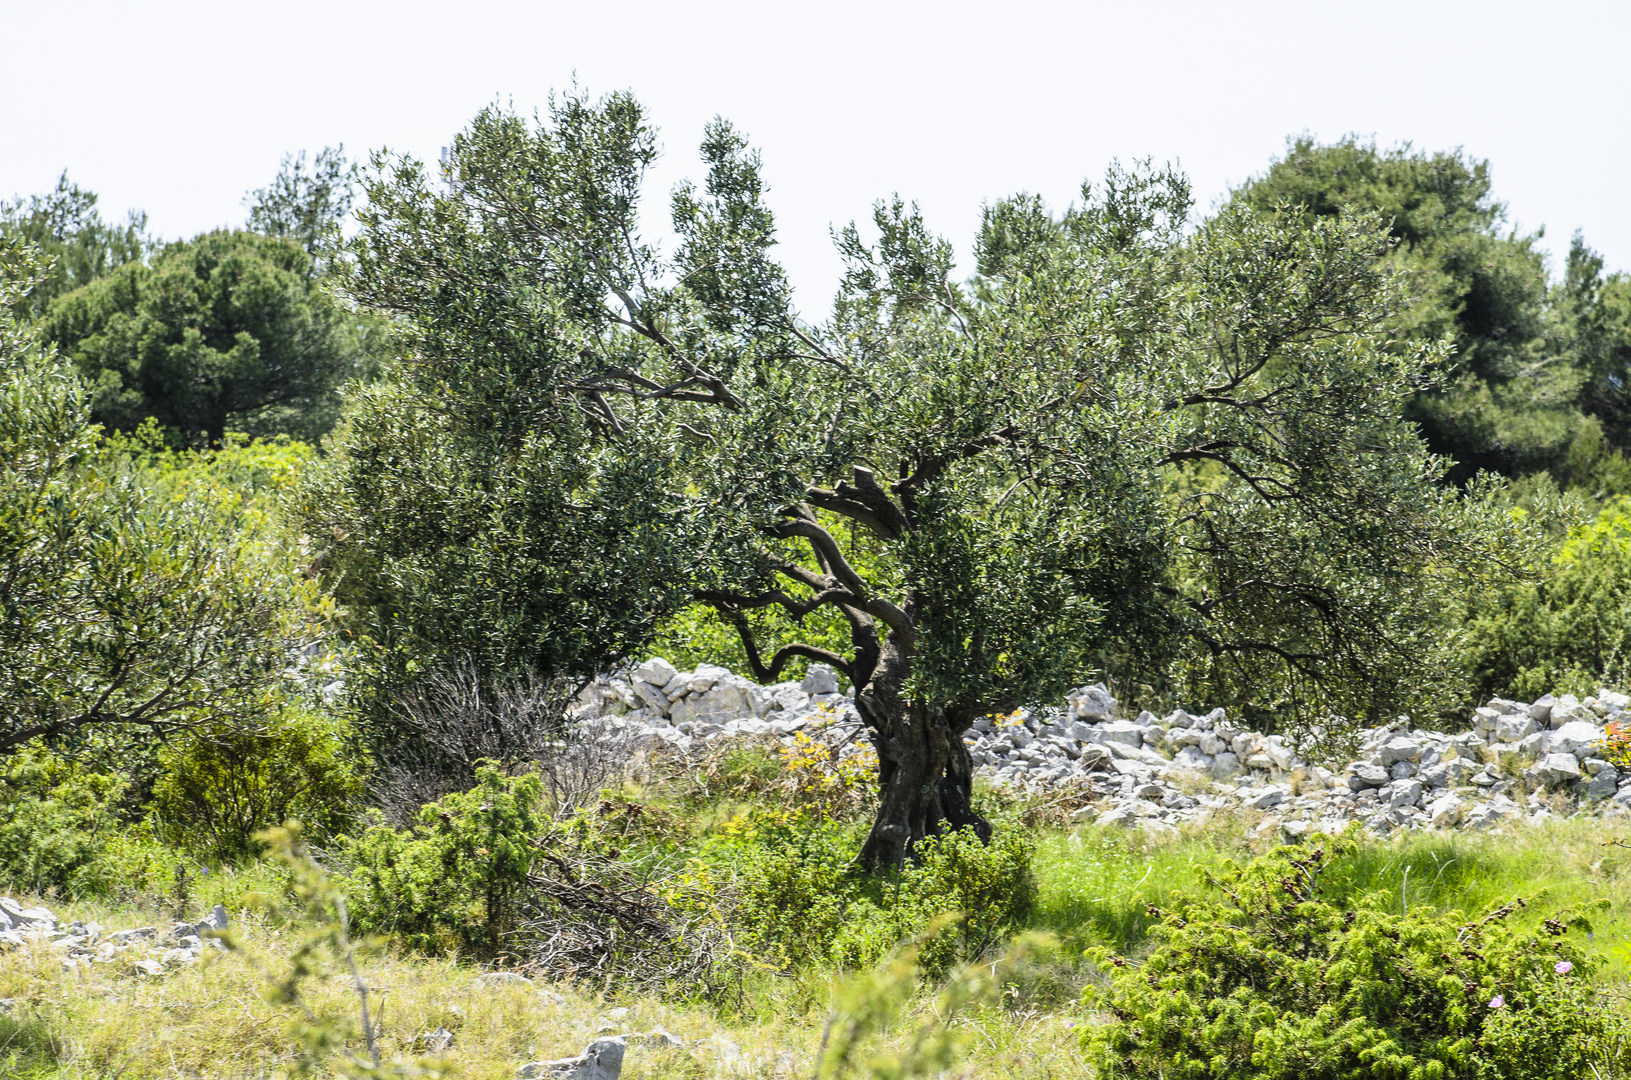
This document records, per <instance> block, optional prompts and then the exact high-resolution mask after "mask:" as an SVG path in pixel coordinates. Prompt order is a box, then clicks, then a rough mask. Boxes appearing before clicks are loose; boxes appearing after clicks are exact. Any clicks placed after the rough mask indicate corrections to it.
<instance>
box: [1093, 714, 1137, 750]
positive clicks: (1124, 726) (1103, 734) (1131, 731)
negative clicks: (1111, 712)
mask: <svg viewBox="0 0 1631 1080" xmlns="http://www.w3.org/2000/svg"><path fill="white" fill-rule="evenodd" d="M1145 730H1146V729H1145V728H1144V727H1142V726H1141V725H1139V724H1135V723H1133V722H1132V721H1131V720H1112V721H1111V722H1110V723H1108V724H1100V725H1099V726H1098V732H1099V740H1100V741H1101V742H1106V743H1121V744H1122V745H1124V746H1143V745H1144V732H1145Z"/></svg>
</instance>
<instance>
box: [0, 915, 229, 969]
mask: <svg viewBox="0 0 1631 1080" xmlns="http://www.w3.org/2000/svg"><path fill="white" fill-rule="evenodd" d="M226 928H227V909H226V908H224V907H222V906H221V905H219V904H217V905H216V906H215V910H214V911H212V912H211V913H210V914H208V915H206V916H205V917H204V918H203V919H200V920H199V921H198V922H195V923H176V924H175V925H174V926H172V927H171V928H170V931H169V932H168V933H161V932H160V931H159V928H158V927H156V926H141V927H137V928H135V929H132V930H115V931H113V932H112V933H106V934H104V933H103V930H102V927H101V925H100V924H98V923H94V922H90V923H85V922H79V921H78V920H75V921H74V922H71V923H69V924H68V925H67V926H61V925H59V924H58V922H57V917H56V916H55V915H54V914H52V913H51V911H50V909H48V908H43V907H33V908H24V907H22V906H21V905H20V904H18V903H17V901H15V900H13V899H12V898H11V897H9V896H0V951H6V950H12V949H27V950H36V949H50V950H52V951H53V952H55V953H57V954H59V955H60V956H61V957H62V967H63V970H65V971H72V970H74V969H75V968H77V967H81V966H85V965H89V964H115V963H117V964H125V965H128V967H129V969H130V971H131V972H132V973H133V974H138V975H154V976H156V975H162V974H164V973H165V972H166V971H168V970H172V969H174V968H178V967H184V966H186V965H188V964H191V963H194V962H195V961H196V960H197V959H198V958H199V957H200V956H201V955H203V952H204V950H205V949H206V948H218V949H219V948H224V947H225V946H223V945H222V943H221V940H220V938H218V937H216V936H215V935H214V931H219V930H225V929H226Z"/></svg>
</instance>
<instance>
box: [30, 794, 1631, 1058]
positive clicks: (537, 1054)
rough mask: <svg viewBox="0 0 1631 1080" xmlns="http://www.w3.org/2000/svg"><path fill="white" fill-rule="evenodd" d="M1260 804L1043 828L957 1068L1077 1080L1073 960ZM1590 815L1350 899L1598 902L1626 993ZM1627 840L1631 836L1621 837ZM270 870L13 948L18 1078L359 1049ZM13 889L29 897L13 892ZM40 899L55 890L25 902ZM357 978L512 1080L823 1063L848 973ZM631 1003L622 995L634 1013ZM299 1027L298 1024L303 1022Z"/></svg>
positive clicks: (1624, 947)
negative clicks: (265, 908)
mask: <svg viewBox="0 0 1631 1080" xmlns="http://www.w3.org/2000/svg"><path fill="white" fill-rule="evenodd" d="M1256 824H1257V823H1256V822H1255V821H1253V820H1251V819H1249V818H1227V819H1219V820H1216V821H1214V822H1212V823H1211V824H1209V825H1207V826H1205V827H1202V828H1198V829H1194V830H1191V831H1189V832H1185V833H1181V834H1178V835H1176V836H1166V837H1156V836H1146V835H1144V834H1142V833H1139V832H1124V831H1102V830H1096V829H1094V828H1092V827H1086V828H1078V829H1063V828H1051V829H1047V830H1044V832H1043V834H1042V836H1041V838H1040V842H1039V846H1038V854H1037V862H1036V875H1037V880H1038V886H1039V892H1038V902H1037V906H1036V912H1035V919H1034V921H1035V926H1036V928H1037V929H1038V930H1040V931H1045V932H1047V933H1048V934H1049V935H1051V938H1052V941H1053V944H1052V945H1047V944H1044V945H1041V946H1040V947H1038V948H1036V949H1034V950H1033V952H1032V953H1031V954H1030V955H1029V957H1028V958H1027V959H1026V960H1024V961H1023V962H1020V963H1019V964H1017V966H1015V967H1014V968H1013V969H1012V970H1006V971H1001V972H999V973H998V976H997V980H996V982H997V987H996V993H995V994H994V995H993V996H991V997H989V998H987V999H986V1000H985V1001H984V1002H983V1003H978V1004H975V1005H973V1006H972V1007H970V1008H969V1009H967V1010H965V1011H964V1012H963V1013H961V1014H960V1015H959V1016H958V1017H957V1018H956V1019H955V1020H954V1021H953V1023H952V1025H951V1028H950V1032H951V1034H953V1035H954V1036H955V1037H956V1038H957V1040H958V1050H957V1052H956V1055H955V1061H956V1063H955V1065H954V1067H953V1069H952V1070H951V1071H950V1072H949V1073H947V1075H949V1076H965V1077H992V1078H1008V1080H1030V1078H1059V1080H1064V1078H1074V1077H1086V1076H1088V1075H1089V1073H1088V1072H1087V1071H1086V1069H1085V1068H1084V1067H1083V1066H1082V1065H1081V1063H1080V1061H1079V1058H1078V1054H1077V1052H1076V1047H1077V1034H1078V1032H1079V1030H1080V1025H1082V1024H1083V1023H1087V1022H1091V1018H1089V1017H1086V1016H1084V1015H1082V1013H1081V1009H1080V1006H1079V1005H1078V1004H1077V1000H1078V996H1079V991H1080V988H1081V986H1082V985H1083V983H1084V981H1085V980H1087V979H1089V978H1091V972H1090V971H1089V970H1088V969H1087V967H1086V965H1085V963H1084V962H1083V961H1082V960H1081V959H1080V955H1081V949H1082V948H1083V947H1084V946H1086V945H1089V944H1110V945H1113V946H1115V947H1117V948H1118V949H1121V950H1126V951H1129V952H1136V951H1137V950H1138V949H1139V948H1140V947H1141V945H1142V943H1143V940H1144V934H1145V931H1146V927H1147V919H1148V916H1147V915H1146V913H1145V910H1146V905H1148V904H1151V903H1155V904H1158V905H1160V906H1162V907H1171V906H1173V905H1174V903H1175V902H1178V901H1181V900H1182V898H1183V897H1185V896H1188V895H1196V894H1199V893H1200V892H1201V891H1203V890H1205V889H1206V888H1207V886H1206V876H1207V874H1208V872H1212V871H1216V870H1218V869H1219V868H1221V867H1222V866H1223V865H1224V864H1225V863H1226V861H1228V860H1231V859H1243V858H1245V857H1249V856H1250V855H1251V854H1253V853H1255V852H1258V851H1261V850H1264V849H1266V848H1267V847H1268V846H1269V844H1270V842H1271V841H1270V840H1269V839H1266V838H1265V837H1263V836H1260V835H1258V834H1257V832H1256V830H1255V828H1254V827H1255V825H1256ZM1609 839H1613V837H1612V836H1610V835H1607V834H1605V833H1604V832H1603V831H1602V829H1601V826H1600V825H1599V824H1598V823H1596V822H1594V821H1591V820H1589V819H1577V820H1573V821H1558V822H1553V823H1548V824H1545V825H1541V826H1536V827H1533V828H1523V829H1521V830H1515V831H1512V830H1509V831H1506V832H1504V833H1498V834H1482V833H1457V834H1432V835H1416V836H1411V837H1404V838H1400V839H1396V840H1390V841H1383V840H1373V841H1369V842H1367V843H1365V844H1364V845H1363V847H1362V848H1361V852H1360V855H1359V857H1358V858H1357V859H1355V860H1352V861H1351V862H1350V863H1349V864H1348V869H1347V870H1346V872H1345V873H1343V874H1342V875H1341V876H1338V877H1334V878H1332V879H1331V888H1332V891H1333V892H1334V893H1335V894H1336V895H1337V896H1339V897H1340V896H1342V895H1343V894H1346V895H1347V896H1349V897H1350V898H1353V899H1354V900H1355V902H1362V903H1369V904H1385V905H1409V906H1411V907H1416V906H1418V905H1431V906H1435V907H1440V908H1446V909H1459V910H1461V911H1464V912H1467V913H1469V914H1471V913H1474V912H1480V911H1483V910H1486V909H1488V908H1491V907H1493V906H1495V905H1497V904H1500V903H1504V902H1506V901H1509V900H1511V899H1512V898H1513V897H1514V896H1522V897H1524V898H1526V899H1529V900H1531V901H1533V900H1535V899H1537V898H1538V899H1539V900H1540V904H1541V906H1542V907H1543V908H1544V907H1550V906H1564V905H1569V904H1576V903H1581V902H1584V901H1587V900H1591V899H1595V898H1598V897H1605V898H1607V899H1608V900H1609V901H1610V904H1611V907H1610V910H1609V911H1608V912H1606V913H1605V914H1604V915H1603V916H1602V917H1601V918H1600V919H1599V920H1598V921H1597V925H1596V933H1595V940H1594V943H1593V944H1594V946H1595V948H1596V950H1597V951H1598V952H1600V953H1601V954H1603V955H1604V956H1605V957H1607V958H1608V961H1609V962H1608V964H1607V966H1606V967H1605V969H1604V972H1603V975H1602V977H1603V978H1604V979H1605V980H1607V981H1608V982H1609V983H1610V984H1611V985H1613V986H1615V987H1618V988H1620V989H1621V990H1627V989H1631V982H1628V980H1631V849H1628V848H1625V847H1617V846H1605V844H1604V841H1605V840H1609ZM1625 839H1626V840H1628V841H1631V837H1626V838H1625ZM276 885H277V880H276V875H275V874H274V873H273V872H271V871H270V870H267V869H260V868H252V869H251V870H249V871H246V872H243V873H238V874H234V873H230V872H229V873H225V874H217V875H215V876H214V877H212V878H209V879H207V880H203V881H200V882H197V883H195V884H194V885H193V886H192V888H191V890H190V895H189V896H188V897H187V899H186V900H185V901H183V902H182V903H181V905H180V906H181V907H183V908H185V909H186V911H187V913H188V914H190V915H192V916H193V917H196V916H197V914H198V913H200V912H202V911H204V910H207V908H208V906H209V905H210V904H213V903H215V902H222V903H225V904H227V905H228V907H229V908H230V909H231V911H232V915H233V919H234V923H235V926H236V927H237V928H238V929H239V931H240V934H241V938H242V942H243V949H242V950H241V951H240V952H235V953H221V954H212V955H208V956H207V957H206V960H205V961H202V962H200V963H199V964H198V965H196V966H194V967H191V968H186V969H183V970H180V971H178V972H176V973H173V974H170V975H166V976H164V977H162V978H160V979H148V978H145V977H140V976H136V975H133V974H130V973H128V971H127V970H124V969H122V966H121V965H116V964H109V965H99V966H94V967H91V968H81V969H79V970H77V971H72V972H65V971H64V970H63V969H62V965H61V963H60V961H59V960H58V959H57V958H55V957H54V956H51V955H48V954H46V953H44V952H41V953H37V954H35V955H32V956H30V955H26V954H22V953H16V952H14V953H9V954H5V955H0V998H6V999H11V1003H10V1007H9V1011H7V1012H5V1013H3V1014H0V1077H5V1078H7V1080H11V1078H17V1080H24V1078H28V1080H44V1078H47V1077H50V1078H53V1080H56V1078H63V1080H66V1078H75V1080H78V1078H90V1077H97V1078H102V1077H108V1078H112V1077H120V1078H130V1080H137V1078H145V1077H261V1076H270V1075H274V1074H276V1072H277V1071H278V1070H279V1069H280V1068H281V1067H284V1066H286V1065H288V1064H290V1063H291V1062H292V1061H293V1060H294V1053H295V1048H296V1045H297V1038H296V1036H297V1034H298V1030H297V1026H298V1025H299V1024H300V1023H302V1022H305V1023H310V1022H312V1021H313V1020H315V1021H317V1022H319V1024H320V1025H321V1026H326V1027H329V1028H330V1029H332V1030H333V1031H335V1032H349V1033H350V1035H349V1041H348V1043H347V1044H346V1045H344V1046H339V1047H336V1048H335V1050H336V1052H339V1053H344V1052H349V1053H353V1054H357V1053H361V1052H362V1050H363V1046H362V1042H361V1039H360V1038H359V1036H358V1032H359V1031H360V1028H359V1027H358V1025H357V1023H356V1020H355V1015H356V1009H357V1005H356V998H355V995H354V992H353V990H352V987H351V981H350V977H349V975H348V974H346V973H345V971H344V970H343V968H341V967H340V966H338V965H336V966H335V967H334V968H333V969H331V970H326V971H323V972H321V973H319V974H318V975H317V976H315V977H313V978H312V979H310V980H308V981H307V982H306V983H305V984H304V986H303V989H302V999H301V1005H300V1006H297V1007H291V1006H287V1005H283V1006H274V1005H273V1004H270V1003H269V1001H268V997H267V991H268V989H269V988H270V987H271V986H272V985H273V980H274V979H276V978H281V977H283V976H284V975H286V973H287V970H288V962H287V957H289V956H290V955H291V954H292V953H293V952H294V951H295V949H296V947H297V944H298V939H299V938H300V936H301V935H302V934H303V933H304V929H305V928H304V927H302V926H301V925H298V924H280V923H278V922H276V921H275V920H273V919H272V918H270V917H268V916H264V915H259V914H256V913H255V911H254V910H252V909H247V908H246V907H245V897H246V895H248V894H252V893H255V892H258V891H259V892H264V891H267V890H269V889H272V888H275V887H276ZM19 899H25V898H22V897H19ZM26 899H28V900H31V901H35V900H41V899H43V898H34V897H30V898H26ZM45 902H46V903H48V904H49V905H50V906H52V907H53V908H54V910H55V911H56V913H57V915H58V917H59V918H60V919H63V920H64V921H66V920H69V919H74V918H79V919H84V920H87V921H88V920H92V919H94V920H96V921H98V922H101V923H102V924H103V925H104V926H105V927H107V928H109V929H120V928H125V927H131V926H140V925H157V926H160V927H167V926H168V925H169V923H170V922H171V921H172V920H173V919H174V918H175V917H176V916H177V914H178V907H177V904H176V901H175V900H174V899H173V898H172V899H168V900H152V899H150V900H149V901H147V902H146V903H145V904H130V905H118V904H109V903H103V902H83V903H64V902H60V901H52V900H45ZM361 970H362V974H363V978H364V981H365V982H366V984H367V985H368V986H369V987H370V988H371V989H372V1001H373V1004H374V1006H375V1008H376V1010H377V1011H378V1013H379V1014H380V1017H381V1020H382V1031H381V1038H380V1042H381V1047H382V1050H383V1053H384V1055H385V1057H387V1058H390V1057H394V1056H400V1057H403V1058H408V1059H414V1058H418V1057H419V1056H420V1055H421V1054H422V1053H423V1049H424V1047H423V1043H422V1041H421V1037H422V1036H423V1035H424V1034H425V1033H428V1032H431V1031H433V1030H435V1029H437V1028H446V1029H448V1030H450V1031H452V1032H453V1033H454V1036H455V1043H454V1046H453V1048H452V1049H451V1050H450V1051H448V1052H447V1053H446V1054H444V1055H440V1056H436V1057H427V1058H424V1059H423V1061H424V1062H425V1063H426V1064H441V1065H446V1066H451V1067H452V1068H453V1069H455V1070H456V1073H457V1075H460V1076H464V1077H468V1078H472V1080H489V1078H490V1080H498V1078H508V1077H512V1076H514V1075H515V1073H516V1069H517V1066H518V1065H520V1064H521V1063H523V1062H527V1061H533V1060H537V1059H540V1058H556V1057H562V1056H567V1055H570V1054H575V1053H577V1052H579V1051H580V1050H581V1049H582V1048H583V1047H584V1045H585V1044H587V1043H588V1042H589V1041H590V1040H591V1039H593V1038H594V1037H595V1036H596V1034H597V1033H598V1032H601V1031H615V1032H623V1031H646V1030H650V1029H652V1028H655V1027H663V1028H666V1029H667V1030H669V1031H671V1032H673V1033H674V1034H676V1035H678V1036H680V1038H681V1039H683V1040H684V1045H683V1046H682V1047H678V1048H671V1049H664V1050H647V1049H640V1050H631V1051H630V1052H629V1055H628V1058H627V1060H626V1063H625V1067H624V1071H623V1075H624V1076H625V1077H628V1078H629V1080H648V1078H649V1080H655V1078H658V1077H664V1078H698V1080H701V1078H705V1077H727V1076H745V1077H766V1078H769V1077H792V1076H801V1077H802V1076H810V1075H811V1073H812V1071H813V1067H814V1061H815V1059H816V1055H817V1048H818V1046H819V1044H820V1042H821V1039H822V1036H823V1032H824V1028H825V1025H826V1021H827V1017H828V1015H829V1007H830V1005H831V1003H832V1002H833V1000H834V999H835V995H837V996H838V997H839V998H841V997H842V995H843V992H844V991H843V989H842V984H843V979H842V978H840V977H838V976H834V975H832V974H824V973H807V974H804V975H801V976H799V977H796V978H774V977H770V976H764V977H750V978H749V980H748V981H747V982H745V983H744V984H743V986H742V992H741V994H740V995H739V996H738V997H737V998H736V999H735V1000H734V1001H732V1002H729V1003H726V1004H720V1003H717V1002H716V1003H714V1004H711V1005H710V1004H706V1003H702V1002H694V1001H685V1000H683V999H680V998H668V999H658V998H628V997H625V996H623V995H621V994H619V992H618V988H617V986H616V985H615V983H614V984H612V985H610V986H606V985H597V986H573V985H556V986H545V985H543V984H534V985H531V986H520V985H501V986H484V985H482V984H481V983H479V982H478V976H479V975H480V972H479V971H478V970H476V969H474V968H473V967H471V966H469V965H462V964H460V963H458V962H456V961H455V960H452V959H447V958H437V959H425V958H419V957H404V956H399V955H391V954H389V953H386V952H376V953H371V954H367V955H364V956H363V957H362V958H361ZM937 1007H938V1006H937V1004H936V1000H935V997H934V994H933V992H932V991H920V992H919V993H918V994H917V995H916V996H914V997H912V998H911V999H910V1000H908V1001H906V1002H905V1004H904V1008H903V1011H902V1012H901V1013H900V1014H899V1015H896V1016H894V1017H893V1019H891V1020H888V1021H887V1022H886V1023H885V1034H884V1035H883V1036H882V1037H881V1038H878V1039H875V1040H873V1043H874V1045H873V1046H872V1049H873V1050H874V1051H878V1052H887V1051H889V1050H890V1049H891V1048H893V1049H897V1050H898V1049H899V1048H900V1047H902V1046H904V1045H905V1044H906V1043H908V1042H910V1041H912V1040H913V1039H915V1038H917V1037H919V1036H920V1034H921V1032H922V1031H923V1030H925V1027H924V1026H925V1025H926V1024H927V1025H928V1029H929V1030H942V1029H941V1027H940V1025H938V1022H937V1016H936V1009H937ZM616 1009H627V1010H628V1011H627V1013H624V1014H619V1013H616V1012H614V1010H616ZM291 1025H295V1026H291Z"/></svg>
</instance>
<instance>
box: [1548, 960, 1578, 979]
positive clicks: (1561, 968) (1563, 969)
mask: <svg viewBox="0 0 1631 1080" xmlns="http://www.w3.org/2000/svg"><path fill="white" fill-rule="evenodd" d="M1552 970H1553V971H1555V972H1557V973H1558V974H1559V975H1567V974H1568V973H1569V972H1571V971H1573V970H1574V965H1573V964H1571V963H1569V962H1568V961H1567V960H1559V961H1558V962H1557V965H1556V966H1555V967H1553V968H1552Z"/></svg>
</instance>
